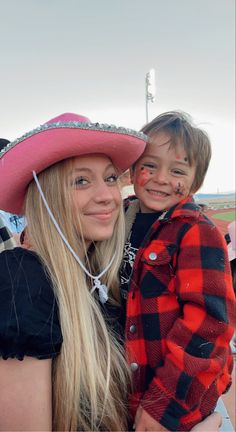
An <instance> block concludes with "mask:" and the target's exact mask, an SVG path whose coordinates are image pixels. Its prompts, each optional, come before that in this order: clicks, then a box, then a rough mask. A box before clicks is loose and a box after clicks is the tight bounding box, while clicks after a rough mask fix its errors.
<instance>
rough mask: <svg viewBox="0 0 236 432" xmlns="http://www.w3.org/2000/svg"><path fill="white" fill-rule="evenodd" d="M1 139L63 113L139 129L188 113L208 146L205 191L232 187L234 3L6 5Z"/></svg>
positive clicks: (169, 0) (24, 1)
mask: <svg viewBox="0 0 236 432" xmlns="http://www.w3.org/2000/svg"><path fill="white" fill-rule="evenodd" d="M0 16H1V26H0V52H1V68H0V101H1V103H0V136H1V137H5V138H9V139H14V138H16V137H17V136H20V135H21V134H22V133H24V132H26V131H27V130H30V129H31V128H33V127H35V126H38V125H39V124H41V123H44V122H46V121H47V120H49V119H50V118H52V117H54V116H56V115H58V114H60V113H62V112H68V111H69V112H77V113H79V114H83V115H86V116H88V117H90V118H91V120H92V121H102V122H107V123H108V122H111V123H115V124H118V125H123V126H128V127H133V128H136V129H139V128H140V127H142V126H143V124H144V123H145V74H146V73H147V72H148V70H149V69H150V68H154V69H155V71H156V101H155V102H154V103H153V104H150V106H149V119H151V118H153V117H155V116H156V115H158V114H159V113H161V112H163V111H166V110H173V109H180V110H183V111H186V112H189V113H190V114H191V115H192V117H193V119H194V120H195V122H196V123H197V124H198V125H200V126H202V127H203V128H205V130H206V131H207V132H208V133H209V135H210V138H211V140H212V147H213V157H212V161H211V165H210V168H209V172H208V174H207V177H206V180H205V183H204V186H203V187H202V189H201V192H213V193H214V192H217V191H219V192H227V191H232V190H235V162H234V161H235V123H234V121H235V120H234V118H235V1H234V0H146V1H144V0H86V1H81V0H20V1H19V0H8V1H5V0H0Z"/></svg>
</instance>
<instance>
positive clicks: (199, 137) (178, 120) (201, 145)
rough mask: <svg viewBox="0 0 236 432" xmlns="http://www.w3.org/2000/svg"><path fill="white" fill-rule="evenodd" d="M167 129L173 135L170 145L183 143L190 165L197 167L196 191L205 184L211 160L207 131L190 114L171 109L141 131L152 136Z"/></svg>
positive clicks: (193, 186) (194, 189)
mask: <svg viewBox="0 0 236 432" xmlns="http://www.w3.org/2000/svg"><path fill="white" fill-rule="evenodd" d="M160 130H162V131H165V132H167V133H168V134H169V135H170V137H171V143H170V145H171V146H172V147H175V146H177V145H178V144H179V143H180V144H181V145H183V147H184V150H185V151H186V154H187V157H188V160H189V164H190V166H192V165H194V166H195V167H196V172H195V178H194V181H193V184H192V188H191V192H196V191H197V190H198V189H199V188H200V187H201V186H202V184H203V181H204V178H205V175H206V173H207V170H208V166H209V163H210V160H211V143H210V140H209V137H208V135H207V133H206V132H205V131H203V130H202V129H200V128H198V127H196V126H195V125H193V122H192V119H191V117H190V115H189V114H187V113H184V112H181V111H169V112H165V113H163V114H160V115H159V116H157V117H155V118H154V119H153V120H152V121H150V122H149V123H147V124H146V125H145V126H143V128H142V129H141V131H142V132H143V133H145V134H146V135H148V136H149V137H150V141H152V138H155V134H156V133H157V132H158V131H160Z"/></svg>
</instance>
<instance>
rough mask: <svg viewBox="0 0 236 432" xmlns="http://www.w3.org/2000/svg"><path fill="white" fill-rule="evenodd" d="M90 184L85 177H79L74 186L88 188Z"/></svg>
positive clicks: (73, 183)
mask: <svg viewBox="0 0 236 432" xmlns="http://www.w3.org/2000/svg"><path fill="white" fill-rule="evenodd" d="M88 183H89V181H88V180H87V179H86V178H85V177H77V178H75V179H74V180H73V182H72V186H73V187H81V186H86V185H87V184H88Z"/></svg>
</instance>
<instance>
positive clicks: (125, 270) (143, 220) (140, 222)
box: [120, 212, 162, 300]
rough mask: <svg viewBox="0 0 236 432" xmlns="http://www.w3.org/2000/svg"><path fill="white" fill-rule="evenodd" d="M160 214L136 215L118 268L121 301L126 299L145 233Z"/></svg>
mask: <svg viewBox="0 0 236 432" xmlns="http://www.w3.org/2000/svg"><path fill="white" fill-rule="evenodd" d="M161 214H162V212H156V213H137V214H136V218H135V221H134V223H133V226H132V230H131V231H130V233H129V236H128V238H127V240H126V242H125V247H124V254H123V261H122V265H121V268H120V285H121V297H122V299H123V300H126V298H127V293H128V288H129V283H130V279H131V275H132V271H133V265H134V260H135V256H136V253H137V251H138V249H139V247H140V246H141V244H142V241H143V239H144V237H145V235H146V233H147V232H148V230H149V229H150V228H151V226H152V224H153V223H154V222H155V221H156V220H157V219H158V218H159V216H160V215H161Z"/></svg>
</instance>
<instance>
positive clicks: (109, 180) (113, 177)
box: [105, 174, 118, 183]
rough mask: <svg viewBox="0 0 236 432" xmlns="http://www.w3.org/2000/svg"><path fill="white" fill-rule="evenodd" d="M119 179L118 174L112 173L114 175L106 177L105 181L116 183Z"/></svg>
mask: <svg viewBox="0 0 236 432" xmlns="http://www.w3.org/2000/svg"><path fill="white" fill-rule="evenodd" d="M117 180H118V176H117V175H116V174H112V175H110V176H108V177H106V179H105V181H106V182H107V183H116V182H117Z"/></svg>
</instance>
